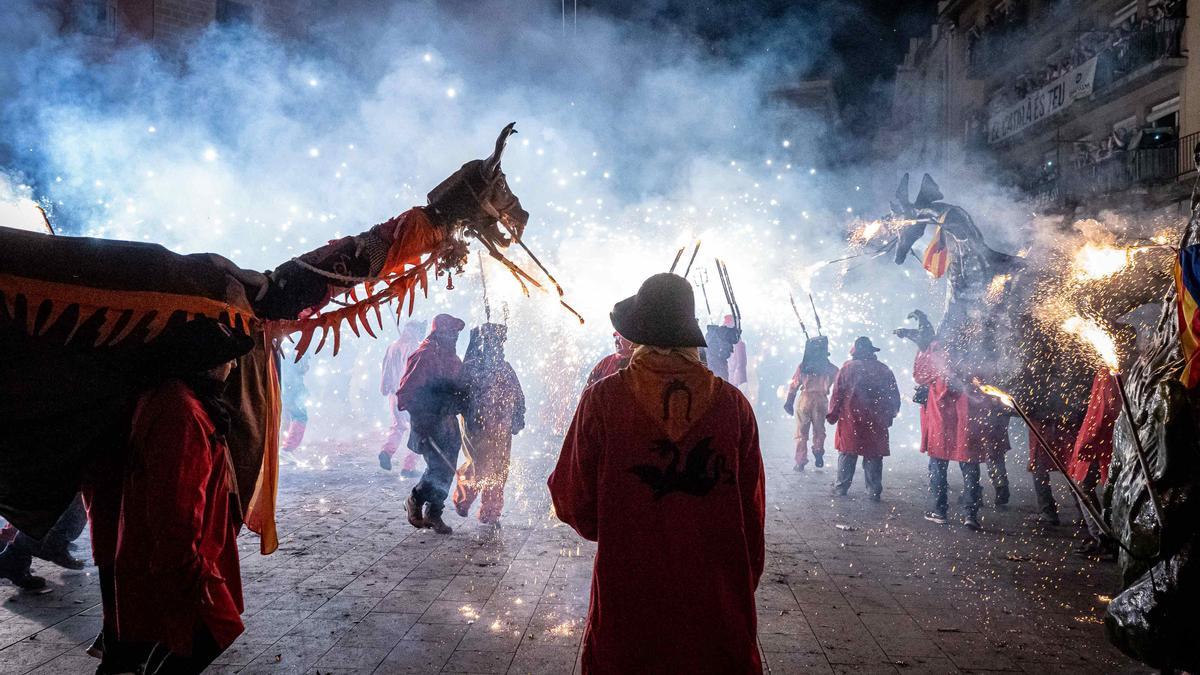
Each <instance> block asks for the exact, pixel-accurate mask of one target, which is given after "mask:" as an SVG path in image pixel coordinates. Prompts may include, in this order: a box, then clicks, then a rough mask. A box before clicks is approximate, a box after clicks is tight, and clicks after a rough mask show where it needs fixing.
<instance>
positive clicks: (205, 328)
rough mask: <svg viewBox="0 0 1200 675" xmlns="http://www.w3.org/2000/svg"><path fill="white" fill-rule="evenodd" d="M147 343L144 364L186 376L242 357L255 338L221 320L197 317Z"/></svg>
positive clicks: (250, 347)
mask: <svg viewBox="0 0 1200 675" xmlns="http://www.w3.org/2000/svg"><path fill="white" fill-rule="evenodd" d="M148 346H149V354H148V358H147V359H146V365H147V366H149V367H151V368H153V369H154V370H156V371H158V372H162V373H167V374H170V375H189V374H192V373H202V372H204V371H206V370H211V369H213V368H216V367H217V366H219V365H221V364H223V363H227V362H229V361H234V360H236V359H238V358H241V357H242V356H244V355H246V354H247V353H248V352H249V351H250V350H251V349H253V348H254V340H252V339H251V338H250V337H248V336H247V335H245V334H244V333H242V332H241V331H238V330H234V329H232V328H230V327H229V326H227V325H225V324H224V323H221V322H220V321H217V320H215V319H210V318H207V317H198V318H195V319H192V320H191V321H188V322H186V323H179V324H175V325H173V326H169V327H167V329H166V330H164V331H163V332H162V334H161V335H159V336H158V337H157V338H155V339H154V341H153V342H151V343H150V344H149V345H148Z"/></svg>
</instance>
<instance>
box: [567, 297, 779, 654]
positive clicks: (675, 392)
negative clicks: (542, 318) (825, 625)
mask: <svg viewBox="0 0 1200 675" xmlns="http://www.w3.org/2000/svg"><path fill="white" fill-rule="evenodd" d="M612 321H613V325H614V326H615V327H616V329H617V330H618V331H620V333H621V334H622V335H624V336H626V337H628V338H629V339H630V340H631V341H633V342H634V343H636V344H638V345H639V346H638V347H637V348H636V349H635V351H634V354H633V358H632V360H631V361H630V363H629V367H628V368H625V369H623V370H621V371H619V372H618V373H617V374H615V375H613V376H611V377H608V378H605V379H603V380H601V381H600V382H597V383H596V384H595V385H593V386H592V387H589V388H588V389H586V390H584V392H583V397H582V399H581V400H580V402H579V407H578V409H577V410H576V411H575V418H574V420H572V422H571V427H570V429H569V430H568V432H567V437H566V439H565V440H564V441H563V448H562V454H561V455H559V459H558V465H557V466H556V467H555V469H554V473H552V474H551V475H550V480H549V485H550V494H551V496H552V497H553V499H554V508H555V513H557V515H558V517H559V518H560V519H561V520H562V521H563V522H565V523H567V524H568V525H570V526H571V527H573V528H575V531H577V532H578V533H579V534H580V535H581V536H583V537H584V538H585V539H589V540H592V541H595V542H597V543H598V544H599V546H598V548H597V553H596V561H595V569H594V572H593V575H592V596H591V606H590V608H589V611H588V624H587V629H586V631H585V633H584V638H583V672H585V673H668V672H670V673H722V674H726V673H760V672H762V663H761V661H760V659H759V654H758V646H757V644H756V633H757V629H756V614H755V606H754V591H755V589H756V588H757V586H758V581H759V577H761V576H762V571H763V560H764V545H763V525H764V517H765V495H764V489H765V488H764V480H763V465H762V456H761V453H760V450H759V445H758V425H757V423H756V421H755V419H754V411H753V409H752V408H751V406H750V403H749V402H748V401H747V400H746V398H745V397H744V396H743V395H742V394H741V392H739V391H738V390H737V389H736V388H735V387H734V386H733V385H731V384H729V383H727V382H724V381H722V380H721V379H719V378H717V377H716V376H714V375H713V373H712V372H711V371H709V370H708V369H707V368H706V367H704V365H703V364H702V363H701V362H700V354H699V351H698V348H699V347H702V346H704V344H705V341H704V336H703V335H702V334H701V333H700V328H699V326H698V325H697V323H696V319H695V298H694V296H693V294H692V287H691V285H690V284H689V283H688V282H687V280H685V279H684V278H683V277H680V276H677V275H673V274H658V275H655V276H652V277H650V278H649V279H647V280H646V282H645V283H644V284H642V287H641V289H640V290H639V291H638V293H637V295H636V296H634V297H632V298H628V299H626V300H622V301H621V302H619V303H617V305H616V306H615V307H614V308H613V311H612Z"/></svg>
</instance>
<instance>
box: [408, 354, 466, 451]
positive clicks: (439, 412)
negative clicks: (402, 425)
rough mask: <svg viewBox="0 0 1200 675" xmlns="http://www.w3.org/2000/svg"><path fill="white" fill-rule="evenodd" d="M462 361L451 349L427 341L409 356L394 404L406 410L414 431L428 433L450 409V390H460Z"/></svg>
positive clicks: (452, 411)
mask: <svg viewBox="0 0 1200 675" xmlns="http://www.w3.org/2000/svg"><path fill="white" fill-rule="evenodd" d="M461 372H462V360H461V359H459V358H458V355H457V354H455V353H454V346H453V345H448V344H446V343H444V342H442V341H439V340H436V339H433V338H426V339H425V341H424V342H422V343H421V345H420V346H419V347H417V349H416V351H414V352H413V353H412V355H411V356H409V357H408V366H407V368H406V369H405V371H404V379H402V380H401V381H400V386H399V388H397V389H396V405H397V407H398V408H399V409H400V410H407V411H408V412H409V415H410V417H411V419H412V424H413V429H414V430H416V431H417V432H418V433H420V434H428V433H429V432H430V429H431V428H432V427H433V426H434V425H436V424H437V423H438V422H439V421H442V420H443V419H444V418H445V417H446V416H447V415H451V414H454V412H457V411H456V410H451V409H450V404H451V400H450V390H451V389H454V388H461V386H462V382H461V381H460V375H461Z"/></svg>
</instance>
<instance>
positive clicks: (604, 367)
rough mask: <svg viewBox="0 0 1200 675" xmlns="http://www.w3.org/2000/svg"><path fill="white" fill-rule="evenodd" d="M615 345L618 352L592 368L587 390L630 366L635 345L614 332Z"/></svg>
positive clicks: (586, 385) (601, 360)
mask: <svg viewBox="0 0 1200 675" xmlns="http://www.w3.org/2000/svg"><path fill="white" fill-rule="evenodd" d="M613 343H614V345H615V347H616V351H615V352H613V353H612V354H609V355H608V356H606V357H604V358H602V359H600V363H597V364H596V366H595V367H594V368H592V372H590V373H588V378H587V384H585V385H584V387H585V388H586V387H590V386H592V385H593V384H596V383H597V382H599V381H600V380H603V379H604V378H606V377H608V376H609V375H612V374H613V373H615V372H617V371H618V370H620V369H622V368H624V367H625V366H627V365H629V357H631V356H633V343H632V342H630V341H629V340H626V339H625V338H623V337H621V334H620V333H618V332H616V331H613Z"/></svg>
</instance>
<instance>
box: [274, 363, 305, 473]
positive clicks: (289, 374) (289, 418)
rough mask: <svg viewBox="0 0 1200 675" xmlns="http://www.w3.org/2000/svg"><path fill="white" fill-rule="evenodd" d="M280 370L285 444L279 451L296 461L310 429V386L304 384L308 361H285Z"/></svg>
mask: <svg viewBox="0 0 1200 675" xmlns="http://www.w3.org/2000/svg"><path fill="white" fill-rule="evenodd" d="M279 370H280V371H281V373H280V377H279V379H280V383H279V384H280V389H281V392H280V393H281V397H282V399H283V434H282V435H281V436H282V439H283V442H282V443H280V446H279V449H280V450H283V452H284V454H282V455H280V456H281V457H284V458H287V459H288V460H290V461H295V459H296V450H298V449H299V448H300V444H301V443H303V442H304V432H305V430H307V429H308V385H306V384H305V383H304V376H305V375H306V374H308V360H307V359H301V360H300V361H299V362H298V363H291V362H289V361H288V360H287V359H284V360H283V362H282V363H281V364H280V366H279Z"/></svg>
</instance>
